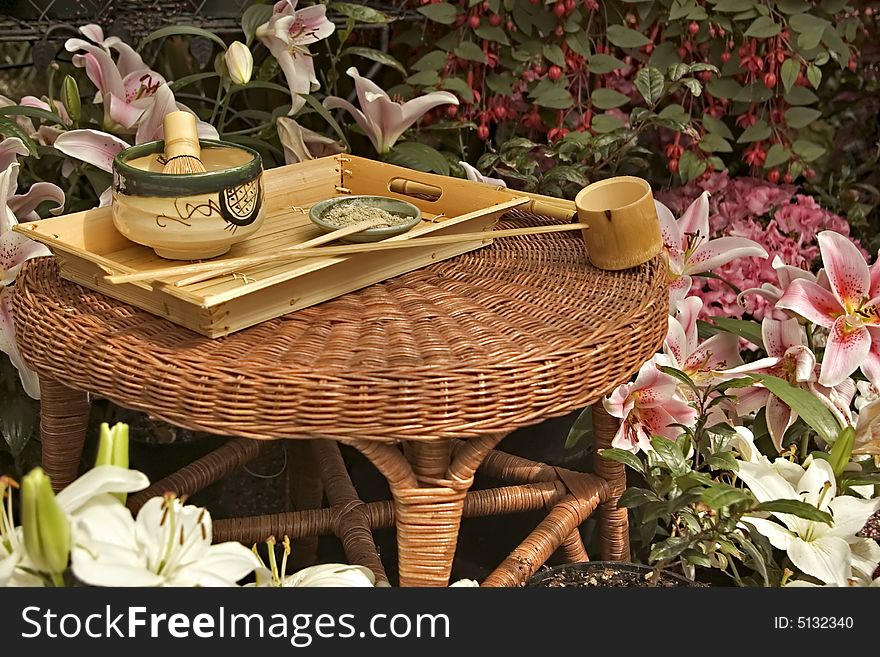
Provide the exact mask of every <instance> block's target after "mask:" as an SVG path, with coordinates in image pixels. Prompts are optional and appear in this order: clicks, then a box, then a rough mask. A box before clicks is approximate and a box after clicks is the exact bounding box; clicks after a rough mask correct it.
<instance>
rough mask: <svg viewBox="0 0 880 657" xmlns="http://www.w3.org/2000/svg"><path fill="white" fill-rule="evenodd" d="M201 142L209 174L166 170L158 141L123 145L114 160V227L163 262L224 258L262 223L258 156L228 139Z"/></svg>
mask: <svg viewBox="0 0 880 657" xmlns="http://www.w3.org/2000/svg"><path fill="white" fill-rule="evenodd" d="M200 144H201V148H202V152H201V159H202V163H203V164H204V165H205V169H206V170H207V171H206V172H205V173H187V174H170V173H163V172H162V169H163V162H162V161H161V160H160V158H159V156H160V155H161V154H162V152H163V150H164V142H161V141H154V142H150V143H147V144H141V145H139V146H133V147H131V148H126V149H125V150H123V151H121V152H120V153H118V154H117V155H116V157H115V158H114V160H113V206H112V208H113V224H114V225H115V226H116V229H117V230H118V231H119V232H120V233H122V234H123V235H124V236H125V237H127V238H128V239H130V240H131V241H132V242H137V243H138V244H143V245H145V246H149V247H150V248H152V249H153V250H154V251H155V252H156V255H158V256H160V257H162V258H168V259H173V260H201V259H203V258H213V257H215V256H219V255H222V254H224V253H226V252H227V251H228V250H229V249H230V247H231V246H232V245H233V244H235V243H237V242H241V241H242V240H245V239H247V238H248V237H250V236H251V235H253V234H254V233H255V232H256V231H257V230H258V229H259V228H260V225H261V224H262V223H263V217H264V214H265V212H264V207H263V205H264V204H263V184H262V175H263V168H262V160H261V158H260V155H259V153H257V152H256V151H254V150H251V149H250V148H246V147H244V146H240V145H238V144H232V143H229V142H222V141H208V140H201V141H200Z"/></svg>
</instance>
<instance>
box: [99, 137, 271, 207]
mask: <svg viewBox="0 0 880 657" xmlns="http://www.w3.org/2000/svg"><path fill="white" fill-rule="evenodd" d="M199 145H200V146H201V147H202V148H235V149H238V150H241V151H244V152H246V153H248V154H250V155H251V159H250V160H248V161H247V162H245V163H244V164H240V165H238V166H234V167H229V168H227V169H221V170H219V171H207V172H205V173H183V174H181V173H177V174H175V173H162V172H160V171H145V170H144V169H138V168H137V167H133V166H132V165H130V164H129V162H130V161H131V160H134V159H136V158H139V157H143V156H145V155H152V154H153V153H161V152H163V151H164V150H165V142H164V141H151V142H148V143H146V144H138V145H137V146H132V147H130V148H126V149H125V150H122V151H120V152H119V153H117V154H116V157H114V158H113V189H114V190H115V191H117V192H123V193H125V194H128V195H130V196H162V197H175V196H194V195H196V194H205V193H211V192H216V191H217V190H218V189H225V188H231V187H238V186H239V185H243V184H245V183H248V182H250V181H251V180H253V179H254V178H256V177H257V176H259V175H260V173H261V172H262V170H263V160H262V158H261V157H260V154H259V153H258V152H257V151H255V150H254V149H252V148H248V147H247V146H242V145H241V144H234V143H232V142H231V141H216V140H213V139H200V140H199Z"/></svg>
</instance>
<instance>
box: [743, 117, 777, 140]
mask: <svg viewBox="0 0 880 657" xmlns="http://www.w3.org/2000/svg"><path fill="white" fill-rule="evenodd" d="M772 132H773V131H772V130H771V129H770V126H769V125H767V122H766V121H765V120H764V119H758V120H757V121H756V122H755V123H754V124H753V125H750V126H749V127H748V128H746V129H745V130H743V131H742V134H741V135H740V136H739V139H737V140H736V143H738V144H748V143H750V142H753V141H763V140H764V139H767V137H769V136H770V135H771V134H772Z"/></svg>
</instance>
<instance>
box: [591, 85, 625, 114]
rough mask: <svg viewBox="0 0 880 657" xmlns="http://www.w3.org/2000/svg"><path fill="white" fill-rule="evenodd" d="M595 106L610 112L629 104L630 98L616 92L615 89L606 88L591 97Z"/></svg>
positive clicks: (596, 91) (597, 90)
mask: <svg viewBox="0 0 880 657" xmlns="http://www.w3.org/2000/svg"><path fill="white" fill-rule="evenodd" d="M590 99H591V100H592V101H593V105H595V106H596V107H598V108H599V109H603V110H609V109H613V108H615V107H620V106H621V105H626V104H627V103H628V102H629V96H627V95H625V94H622V93H620V92H619V91H615V90H614V89H606V88H604V87H602V88H600V89H596V90H595V91H593V93H592V94H591V95H590Z"/></svg>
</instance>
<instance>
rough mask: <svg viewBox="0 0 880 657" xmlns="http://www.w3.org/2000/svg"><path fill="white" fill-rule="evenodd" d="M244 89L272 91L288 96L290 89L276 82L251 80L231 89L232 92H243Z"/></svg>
mask: <svg viewBox="0 0 880 657" xmlns="http://www.w3.org/2000/svg"><path fill="white" fill-rule="evenodd" d="M246 89H271V90H272V91H278V92H280V93H282V94H285V95H287V94H289V93H290V89H288V88H287V87H285V86H283V85H280V84H277V83H276V82H266V81H265V80H251V81H250V82H248V83H247V84H237V85H234V86H233V87H232V91H234V92H235V91H244V90H246Z"/></svg>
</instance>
